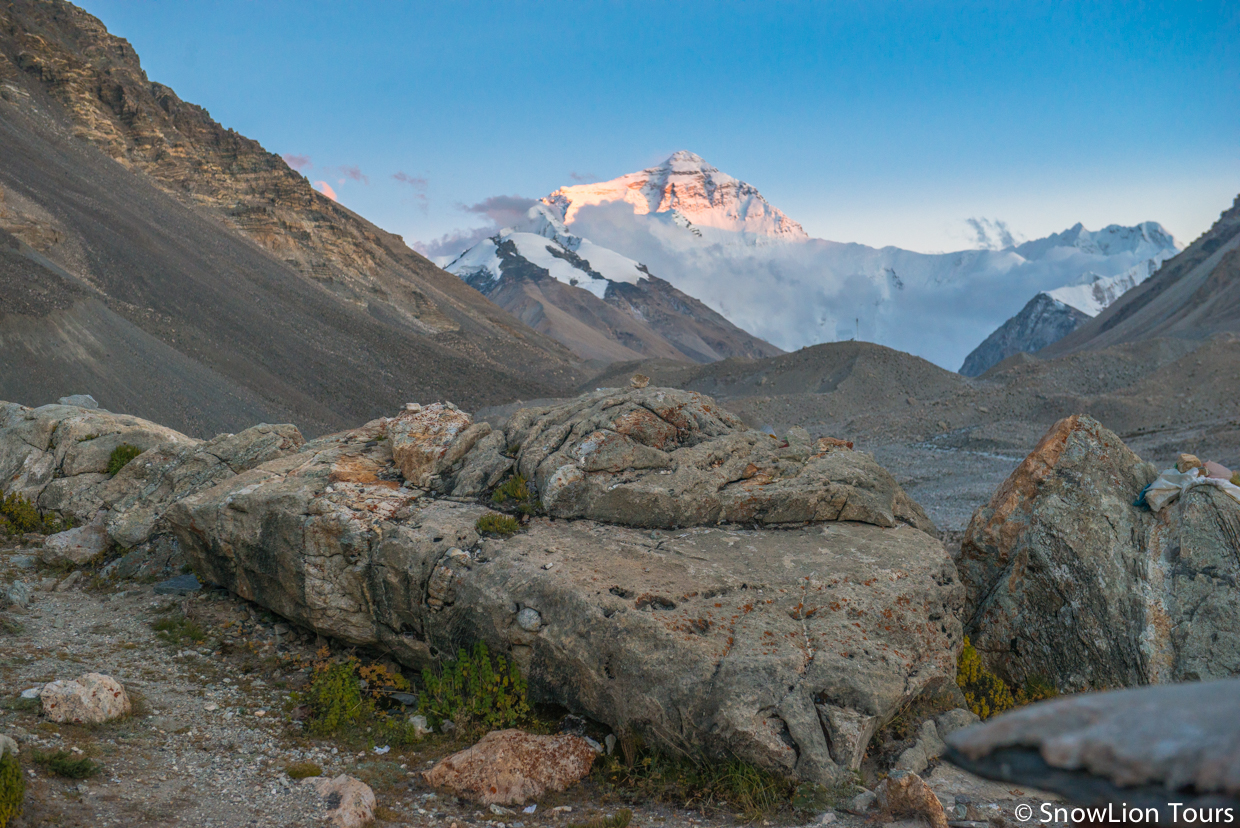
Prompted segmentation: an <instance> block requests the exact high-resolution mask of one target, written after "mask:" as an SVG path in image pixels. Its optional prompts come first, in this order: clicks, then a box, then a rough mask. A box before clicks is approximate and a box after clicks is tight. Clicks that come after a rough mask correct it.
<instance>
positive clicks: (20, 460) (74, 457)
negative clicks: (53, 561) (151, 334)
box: [0, 402, 196, 521]
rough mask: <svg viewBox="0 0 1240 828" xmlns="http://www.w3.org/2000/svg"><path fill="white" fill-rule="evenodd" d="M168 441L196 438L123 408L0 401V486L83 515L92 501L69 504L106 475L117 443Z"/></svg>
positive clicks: (186, 441)
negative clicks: (78, 507) (116, 410)
mask: <svg viewBox="0 0 1240 828" xmlns="http://www.w3.org/2000/svg"><path fill="white" fill-rule="evenodd" d="M168 442H173V443H184V444H191V443H194V442H196V441H195V440H194V439H193V438H191V437H186V436H185V435H184V434H181V433H180V432H179V431H174V430H173V429H170V428H165V427H164V426H161V425H157V424H156V423H152V422H149V421H147V420H143V419H141V418H139V417H131V416H129V415H127V414H112V413H110V412H107V411H100V410H97V409H86V408H79V407H77V406H71V405H45V406H42V407H40V408H26V407H25V406H22V405H17V404H16V403H8V402H0V489H3V490H4V491H5V492H16V493H17V494H21V495H24V496H26V497H28V498H30V499H31V500H32V501H35V502H37V503H38V504H39V507H40V508H42V509H55V510H57V511H64V512H65V513H66V514H67V515H68V516H71V517H74V518H76V519H78V520H80V521H86V520H89V519H90V518H91V517H92V516H93V515H94V513H95V511H97V508H98V507H97V506H95V507H92V506H91V505H84V506H83V507H82V509H81V511H76V510H74V509H73V508H70V507H69V504H70V502H71V501H73V499H74V498H75V497H76V496H77V495H79V494H80V493H82V492H84V491H86V490H89V489H92V488H93V487H95V486H97V485H98V484H100V483H101V482H103V481H104V480H106V479H107V474H106V472H107V468H108V458H109V457H110V456H111V454H112V451H113V450H114V449H115V448H116V447H117V446H119V445H120V444H121V443H128V444H130V445H133V446H137V447H138V448H139V449H141V450H143V451H145V450H147V449H149V448H153V447H154V446H157V445H160V444H161V443H168Z"/></svg>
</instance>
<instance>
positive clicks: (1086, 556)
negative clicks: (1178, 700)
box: [957, 415, 1240, 691]
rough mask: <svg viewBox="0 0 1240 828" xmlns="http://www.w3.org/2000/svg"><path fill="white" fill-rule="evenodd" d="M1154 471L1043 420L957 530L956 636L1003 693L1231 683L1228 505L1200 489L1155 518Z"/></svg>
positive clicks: (1234, 517)
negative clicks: (1042, 685) (1031, 686)
mask: <svg viewBox="0 0 1240 828" xmlns="http://www.w3.org/2000/svg"><path fill="white" fill-rule="evenodd" d="M1156 475H1157V470H1156V469H1155V468H1154V466H1153V465H1152V464H1149V463H1144V462H1142V461H1141V458H1140V457H1138V456H1137V455H1136V454H1134V453H1133V452H1132V451H1131V450H1129V449H1128V448H1127V447H1126V446H1125V445H1124V443H1123V441H1122V440H1120V438H1119V437H1118V436H1117V435H1116V434H1115V433H1114V432H1111V431H1110V430H1108V429H1106V428H1105V427H1103V426H1102V425H1101V424H1100V423H1099V422H1098V421H1097V420H1095V419H1093V418H1092V417H1088V416H1084V415H1076V416H1072V417H1068V418H1065V419H1063V420H1061V421H1059V422H1058V423H1056V424H1055V425H1054V426H1053V427H1052V428H1051V429H1050V431H1048V432H1047V434H1046V436H1045V437H1043V438H1042V441H1041V442H1040V443H1039V444H1038V446H1037V448H1035V449H1034V451H1033V452H1032V453H1031V454H1030V455H1029V456H1028V457H1027V458H1026V459H1025V461H1024V462H1023V463H1021V465H1020V467H1019V468H1017V469H1016V471H1014V472H1013V473H1012V475H1011V476H1010V477H1009V478H1008V479H1007V481H1006V482H1005V483H1004V484H1003V486H1002V487H1000V489H999V490H998V492H996V493H995V495H994V497H993V498H991V500H990V502H989V503H988V504H987V505H986V506H983V507H982V508H980V509H978V511H977V512H976V513H975V514H974V515H973V519H972V521H971V522H970V523H969V527H968V529H967V530H966V532H965V537H964V542H963V544H962V547H961V555H960V559H959V560H958V561H957V566H958V568H959V571H960V577H961V579H962V580H963V582H964V585H965V588H966V589H967V591H968V603H967V607H968V608H967V610H966V616H965V617H966V632H968V633H969V635H970V637H971V641H972V643H973V645H974V646H975V647H976V648H977V650H978V652H979V653H980V654H981V655H982V657H983V658H984V659H985V660H986V661H987V663H988V664H989V665H990V666H991V667H992V669H994V670H995V671H996V672H997V673H999V674H1000V675H1001V676H1002V677H1003V678H1004V679H1006V680H1008V681H1009V683H1014V684H1016V685H1021V684H1023V683H1025V681H1026V680H1028V679H1031V678H1040V679H1043V680H1049V681H1050V682H1052V683H1054V684H1056V685H1057V686H1058V687H1059V689H1060V690H1074V691H1075V690H1083V689H1089V688H1094V687H1116V686H1131V685H1139V684H1146V683H1157V682H1170V681H1188V680H1199V679H1210V678H1224V677H1229V676H1234V675H1238V674H1240V592H1237V590H1236V586H1235V585H1236V584H1237V583H1240V557H1238V556H1237V549H1238V548H1240V547H1238V544H1240V503H1237V502H1236V501H1235V500H1233V499H1232V498H1230V497H1228V496H1227V495H1226V494H1225V493H1224V492H1222V491H1221V490H1219V489H1216V488H1213V487H1199V488H1193V489H1189V490H1188V491H1186V492H1185V493H1184V494H1183V495H1182V496H1181V497H1179V498H1177V499H1176V500H1175V501H1173V502H1172V503H1171V504H1170V505H1168V506H1166V507H1165V508H1163V509H1162V510H1160V511H1158V512H1150V511H1148V510H1144V509H1142V508H1140V507H1138V506H1135V505H1134V504H1133V501H1134V500H1135V499H1136V497H1137V495H1138V494H1139V493H1140V492H1141V491H1142V489H1143V488H1144V487H1145V486H1146V484H1148V483H1149V482H1150V481H1151V480H1153V479H1154V478H1155V477H1156Z"/></svg>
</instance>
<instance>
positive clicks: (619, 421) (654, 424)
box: [612, 408, 676, 450]
mask: <svg viewBox="0 0 1240 828" xmlns="http://www.w3.org/2000/svg"><path fill="white" fill-rule="evenodd" d="M612 428H614V429H615V430H616V431H617V432H619V433H620V434H623V435H625V436H626V437H629V438H631V439H632V440H634V441H636V442H638V443H641V444H642V445H645V446H650V447H651V448H656V449H660V450H666V449H668V448H671V447H674V446H675V444H676V428H675V426H673V425H672V424H670V423H668V422H665V421H664V420H662V419H661V418H659V417H658V416H656V415H655V414H653V413H652V412H650V411H647V410H646V409H644V408H634V409H631V410H629V411H626V412H625V413H623V414H621V415H620V416H619V417H617V418H616V419H615V420H613V421H612Z"/></svg>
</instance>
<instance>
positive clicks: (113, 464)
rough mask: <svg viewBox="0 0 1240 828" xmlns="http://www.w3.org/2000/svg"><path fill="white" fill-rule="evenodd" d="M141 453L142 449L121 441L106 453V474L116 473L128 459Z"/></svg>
mask: <svg viewBox="0 0 1240 828" xmlns="http://www.w3.org/2000/svg"><path fill="white" fill-rule="evenodd" d="M141 453H142V449H140V448H138V447H137V446H133V445H130V444H129V443H121V444H120V445H119V446H117V447H116V448H114V449H112V453H111V454H110V455H108V474H116V473H117V472H118V471H120V470H121V469H123V468H125V466H127V465H128V464H129V461H130V460H132V459H134V458H135V457H137V456H138V455H139V454H141Z"/></svg>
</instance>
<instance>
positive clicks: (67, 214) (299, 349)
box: [0, 2, 584, 434]
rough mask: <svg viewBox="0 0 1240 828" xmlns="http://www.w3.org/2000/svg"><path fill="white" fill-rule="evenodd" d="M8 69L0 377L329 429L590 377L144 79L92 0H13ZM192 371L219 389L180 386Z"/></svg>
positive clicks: (40, 396)
mask: <svg viewBox="0 0 1240 828" xmlns="http://www.w3.org/2000/svg"><path fill="white" fill-rule="evenodd" d="M0 89H2V91H3V94H2V95H0V190H2V191H3V193H4V199H3V202H2V203H0V229H4V230H7V231H9V232H10V233H12V234H13V235H14V236H16V237H17V238H19V239H21V240H22V241H23V242H26V243H27V244H28V248H25V249H23V250H22V251H21V252H20V253H15V255H18V256H19V258H13V255H10V253H14V249H13V247H12V245H11V244H10V245H9V247H8V250H9V252H8V253H6V254H5V255H6V259H5V261H6V262H7V264H6V268H8V272H9V273H10V275H9V276H8V277H7V278H8V279H9V283H10V284H13V285H16V286H17V291H16V292H14V293H13V294H11V297H12V299H13V301H12V303H8V302H6V304H5V306H4V308H3V318H2V319H0V331H4V332H5V333H6V334H12V336H6V337H5V346H4V354H3V358H4V360H5V365H6V367H7V368H9V370H6V371H5V372H4V374H3V376H2V377H0V396H3V397H9V398H17V399H25V400H29V401H31V402H34V403H40V402H48V401H52V400H54V399H56V398H57V397H58V396H61V395H64V394H70V393H78V392H82V391H86V392H92V393H94V394H95V395H96V397H97V398H98V399H99V400H100V403H101V404H103V405H104V406H105V407H112V408H116V409H120V408H125V409H127V410H130V411H132V412H134V413H139V414H146V415H148V416H151V417H155V418H157V419H160V420H162V421H164V422H168V423H170V424H172V425H174V426H176V427H178V428H180V429H183V430H185V431H188V432H191V433H200V434H210V433H214V432H217V431H221V430H236V429H237V428H240V427H241V426H243V425H245V424H247V423H250V422H254V421H255V420H256V419H257V420H268V421H282V420H297V421H298V422H301V423H303V424H304V427H305V428H306V430H307V432H308V433H311V434H317V433H321V432H323V431H326V430H331V429H335V428H339V427H341V426H343V425H345V424H346V423H348V422H354V421H357V420H359V419H366V418H368V417H370V416H373V415H374V414H376V413H378V412H379V411H383V410H391V409H392V408H393V407H395V406H398V405H399V404H401V403H402V402H404V401H406V400H409V399H417V398H419V397H430V396H435V397H442V396H447V397H449V398H451V399H455V400H457V401H459V402H461V403H462V404H466V405H471V406H476V405H485V404H490V403H497V402H503V401H506V400H512V399H516V398H521V397H535V396H546V395H547V394H548V392H555V391H557V390H559V389H565V388H566V387H568V386H570V385H572V384H575V383H577V382H580V380H581V378H582V377H583V376H584V373H583V371H582V370H581V368H580V367H579V364H578V362H577V360H576V359H575V358H574V357H573V356H572V355H571V354H570V353H569V352H568V351H566V350H565V349H564V348H563V347H562V346H560V345H559V344H558V343H556V342H554V341H553V340H550V339H548V338H546V337H543V336H541V335H539V334H537V333H536V332H534V331H533V330H531V329H529V328H528V327H527V326H525V325H523V324H521V323H520V322H519V321H517V320H516V319H514V318H513V317H511V316H510V315H508V314H507V313H505V312H504V311H502V310H501V309H499V308H498V307H496V306H495V305H494V304H492V303H491V302H489V301H488V300H487V299H486V298H485V297H482V296H481V295H479V294H478V293H477V292H476V291H474V290H472V289H470V288H469V287H468V286H466V285H464V284H463V283H462V282H461V281H460V280H459V279H457V278H456V277H454V276H452V275H450V274H447V273H444V272H443V271H441V270H439V269H438V268H436V267H434V266H433V265H432V264H430V262H428V261H426V260H425V259H423V258H422V257H421V256H419V255H418V254H416V253H414V252H413V251H411V250H409V249H408V248H406V247H405V246H404V245H403V243H401V242H400V240H399V238H398V237H395V236H392V235H391V234H388V233H385V232H383V231H382V230H379V229H378V228H376V227H374V226H373V225H371V224H369V223H368V222H366V221H365V220H364V219H361V218H360V217H358V216H356V215H355V214H353V213H351V212H350V211H348V210H346V209H345V208H343V207H340V206H339V205H337V204H335V203H333V202H331V201H330V200H329V199H326V198H324V197H322V196H321V195H319V194H318V193H316V192H315V191H314V190H313V189H311V188H310V185H309V183H308V182H306V181H305V179H303V178H302V177H301V176H299V175H297V174H296V173H294V172H293V171H292V170H290V169H289V168H288V167H287V165H285V164H284V162H283V161H282V160H280V159H279V158H278V157H276V156H274V155H272V154H270V153H267V152H266V151H265V150H263V149H262V147H260V146H259V145H258V144H257V143H255V142H253V141H251V140H249V139H246V138H244V137H243V136H240V135H237V134H236V133H235V132H232V131H231V130H226V129H224V128H223V127H221V126H219V125H218V124H216V123H215V122H214V121H212V120H211V119H210V118H209V116H208V115H207V114H206V112H205V111H204V110H202V109H201V108H199V107H195V106H193V105H191V104H186V103H184V102H182V101H180V100H179V99H177V98H176V96H175V95H174V94H173V93H172V92H171V90H169V89H167V88H166V87H163V86H161V85H159V84H155V83H151V82H149V81H147V79H146V77H145V74H144V73H143V72H142V70H141V67H140V66H139V64H138V61H137V57H136V55H135V54H134V53H133V50H132V48H131V47H129V45H128V44H127V43H126V42H125V41H123V40H120V39H119V38H115V37H112V36H111V35H109V34H107V32H106V30H105V29H104V28H103V26H102V24H100V23H99V21H97V20H95V19H94V18H93V17H91V16H90V15H88V14H86V13H85V12H82V11H81V10H80V9H77V8H75V7H73V6H71V5H69V4H67V3H63V2H52V3H35V2H20V3H13V4H10V5H7V6H6V7H4V9H3V10H0ZM32 253H37V254H38V255H39V256H41V257H42V259H41V260H40V261H39V262H37V263H34V264H31V265H30V269H29V270H28V271H27V270H24V268H25V267H26V265H25V264H23V263H22V262H21V261H20V257H25V258H26V259H30V258H31V255H32ZM49 265H50V266H51V268H52V269H51V270H49ZM14 268H16V269H14ZM51 272H57V273H58V274H59V281H60V283H64V284H65V285H73V284H76V285H78V286H83V285H84V286H87V287H89V288H91V290H89V291H86V292H78V289H77V288H75V287H72V286H70V287H61V286H60V285H59V284H58V283H57V282H56V280H54V279H52V278H51V277H49V276H48V274H49V273H51ZM66 275H67V276H68V277H69V280H68V281H65V278H64V277H65V276H66ZM27 276H28V277H30V278H27ZM49 291H50V292H51V293H49ZM40 292H42V296H43V298H42V299H38V300H37V301H36V294H37V293H40ZM51 294H55V295H56V297H57V298H56V300H55V302H54V303H53V304H58V305H65V303H69V304H68V306H63V307H57V308H52V307H50V306H48V305H47V303H48V302H49V301H51V300H50V298H49V297H50V296H51ZM19 296H20V297H22V298H20V299H19V298H18V297H19ZM36 305H38V306H39V307H40V308H43V309H44V310H50V312H49V313H44V312H43V310H36V309H35V308H36ZM23 308H24V310H17V312H15V309H23ZM170 351H171V352H176V354H178V355H179V357H174V356H173V355H172V354H171V353H170ZM117 378H124V379H123V381H120V382H118V381H117ZM70 382H72V383H73V384H72V385H69V383H70ZM187 388H188V389H201V390H202V394H201V396H204V397H207V398H209V400H210V401H211V402H209V401H208V400H207V399H198V398H199V396H200V395H199V393H198V391H197V390H192V391H190V390H182V391H179V392H177V393H173V394H172V395H171V398H170V396H169V393H168V391H169V389H187ZM178 396H179V397H180V398H179V399H178V398H177V397H178ZM191 399H193V400H194V401H193V402H191ZM199 402H202V403H203V404H201V405H199Z"/></svg>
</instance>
